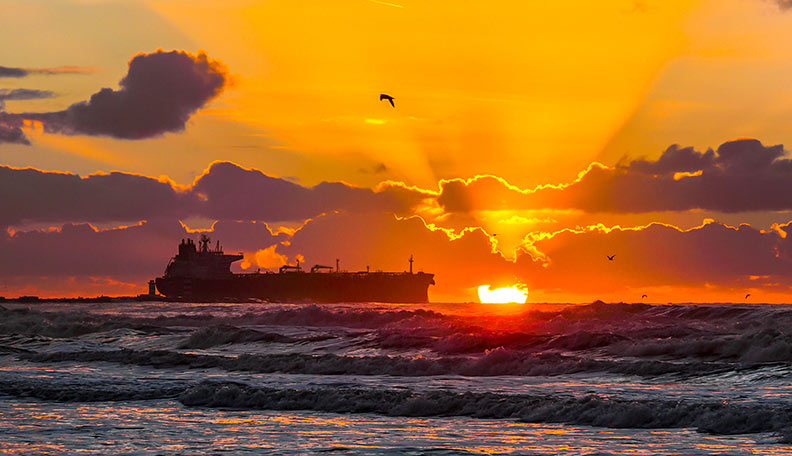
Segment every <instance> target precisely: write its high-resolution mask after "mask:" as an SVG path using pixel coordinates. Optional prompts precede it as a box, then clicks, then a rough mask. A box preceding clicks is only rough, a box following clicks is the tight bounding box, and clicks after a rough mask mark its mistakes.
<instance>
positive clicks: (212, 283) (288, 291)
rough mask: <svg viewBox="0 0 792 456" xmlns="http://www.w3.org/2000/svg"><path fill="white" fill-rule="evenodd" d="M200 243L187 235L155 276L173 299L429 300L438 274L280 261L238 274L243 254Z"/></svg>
mask: <svg viewBox="0 0 792 456" xmlns="http://www.w3.org/2000/svg"><path fill="white" fill-rule="evenodd" d="M198 242H199V246H198V247H196V245H195V243H194V242H193V241H192V239H182V241H181V244H179V251H178V254H177V255H176V256H175V257H174V258H172V259H171V261H170V262H169V263H168V266H167V267H166V268H165V274H164V275H163V276H162V277H158V278H157V279H155V283H156V287H157V290H159V292H160V293H161V294H162V295H164V296H165V297H166V298H167V299H169V300H174V301H199V302H207V301H221V302H222V301H253V300H260V301H268V302H306V301H308V302H320V303H331V302H389V303H408V302H428V301H429V296H428V289H429V285H434V283H435V282H434V274H427V273H424V272H418V273H413V258H412V256H410V260H409V262H410V270H409V272H407V271H405V272H380V271H377V272H370V271H369V270H368V267H367V268H366V269H367V270H366V271H359V272H346V271H340V270H339V261H338V260H336V266H335V268H333V267H331V266H323V265H318V264H317V265H314V266H313V267H312V268H311V269H310V271H305V270H303V269H302V267H301V266H300V263H299V262H297V265H295V266H291V265H284V266H281V267H280V269H279V270H278V272H259V271H257V272H254V273H243V274H235V273H233V272H231V264H232V263H234V262H235V261H239V260H241V259H242V258H243V256H242V255H241V254H226V253H223V250H222V249H221V247H220V242H219V241H218V242H217V245H216V247H215V248H214V249H210V248H209V242H210V239H209V237H207V236H206V235H202V236H201V237H200V239H199V241H198Z"/></svg>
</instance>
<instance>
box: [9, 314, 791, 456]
mask: <svg viewBox="0 0 792 456" xmlns="http://www.w3.org/2000/svg"><path fill="white" fill-rule="evenodd" d="M791 328H792V306H788V305H735V304H706V305H695V304H686V305H647V304H624V303H620V304H605V303H601V302H596V303H594V304H588V305H574V306H564V305H548V304H526V305H511V306H504V305H484V304H398V305H395V304H387V305H386V304H375V303H356V304H336V305H313V304H190V303H161V302H151V303H138V302H131V303H119V302H115V303H110V304H95V303H92V304H60V303H40V304H34V305H30V304H4V307H3V308H0V454H97V455H117V454H140V455H149V454H151V455H154V454H185V455H189V454H195V455H198V454H210V453H220V452H225V453H229V454H262V453H266V454H316V453H324V452H332V453H333V454H792V445H791V444H792V401H791V399H792V329H791Z"/></svg>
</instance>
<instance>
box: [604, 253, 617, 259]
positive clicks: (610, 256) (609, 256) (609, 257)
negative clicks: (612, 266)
mask: <svg viewBox="0 0 792 456" xmlns="http://www.w3.org/2000/svg"><path fill="white" fill-rule="evenodd" d="M605 256H606V257H608V261H613V257H615V256H616V254H615V253H614V254H613V255H605Z"/></svg>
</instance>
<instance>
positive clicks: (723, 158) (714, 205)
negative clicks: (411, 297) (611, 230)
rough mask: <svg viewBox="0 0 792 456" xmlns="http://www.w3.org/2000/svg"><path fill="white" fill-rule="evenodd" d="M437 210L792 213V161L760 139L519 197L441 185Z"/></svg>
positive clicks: (639, 163) (474, 182)
mask: <svg viewBox="0 0 792 456" xmlns="http://www.w3.org/2000/svg"><path fill="white" fill-rule="evenodd" d="M437 202H438V203H439V204H440V206H441V207H442V208H443V209H444V210H445V211H448V212H472V211H484V210H502V209H512V210H515V209H547V208H550V209H578V210H582V211H586V212H592V213H593V212H611V213H641V212H655V211H686V210H691V209H705V210H712V211H721V212H729V213H734V212H744V211H772V210H789V209H792V160H790V158H788V157H786V153H785V151H784V149H783V146H781V145H776V146H767V147H766V146H764V145H762V143H761V142H759V141H757V140H755V139H740V140H735V141H729V142H726V143H724V144H722V145H721V146H720V147H718V149H717V150H715V151H713V150H708V151H706V152H703V153H702V152H697V151H695V150H694V149H692V148H680V147H678V146H671V147H669V148H668V149H667V150H666V151H665V152H663V154H662V155H661V156H660V157H659V158H658V159H657V160H646V159H640V160H633V161H626V162H623V163H620V164H618V165H616V166H615V167H608V166H604V165H600V164H597V163H595V164H592V165H591V166H589V168H588V169H587V170H586V171H584V172H583V173H581V175H580V177H579V178H578V179H577V180H575V181H574V182H572V183H569V184H562V185H544V186H539V187H536V188H534V189H520V188H518V187H515V186H513V185H510V184H509V183H508V182H506V181H505V180H503V179H501V178H499V177H496V176H476V177H475V178H473V179H467V180H465V179H451V180H445V181H441V183H440V192H439V194H438V196H437Z"/></svg>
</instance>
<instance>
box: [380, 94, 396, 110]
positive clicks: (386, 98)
mask: <svg viewBox="0 0 792 456" xmlns="http://www.w3.org/2000/svg"><path fill="white" fill-rule="evenodd" d="M382 100H388V101H390V104H391V106H393V107H394V108H395V107H396V105H395V104H393V97H392V96H390V95H388V94H386V93H381V94H380V101H382Z"/></svg>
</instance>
